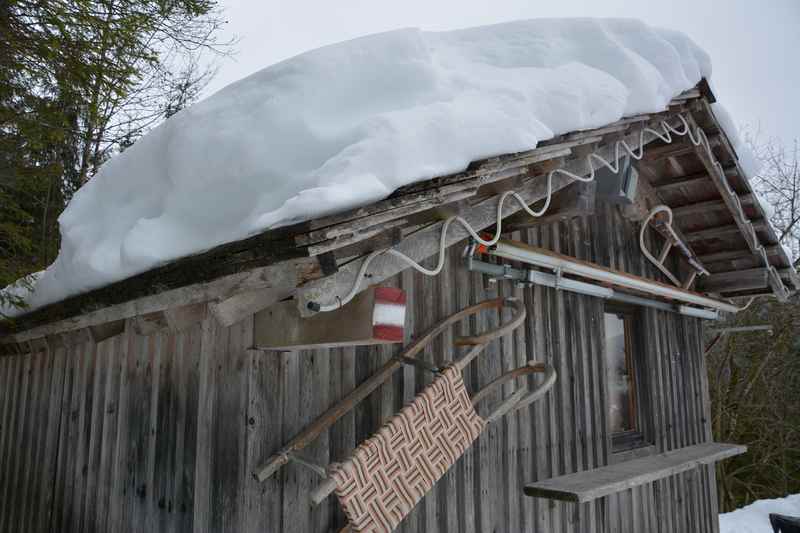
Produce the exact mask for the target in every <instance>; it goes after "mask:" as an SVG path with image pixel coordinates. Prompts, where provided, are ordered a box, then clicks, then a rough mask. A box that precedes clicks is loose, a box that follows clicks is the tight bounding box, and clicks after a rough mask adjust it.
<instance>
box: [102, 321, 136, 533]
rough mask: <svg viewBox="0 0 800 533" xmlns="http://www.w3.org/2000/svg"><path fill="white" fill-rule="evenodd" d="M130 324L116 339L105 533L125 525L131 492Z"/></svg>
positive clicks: (132, 339) (132, 366)
mask: <svg viewBox="0 0 800 533" xmlns="http://www.w3.org/2000/svg"><path fill="white" fill-rule="evenodd" d="M135 338H136V335H135V334H134V331H133V324H132V322H131V321H128V323H127V324H126V327H125V333H124V334H123V336H122V337H121V338H119V344H118V357H119V371H120V378H119V379H120V381H119V392H118V396H117V397H118V400H117V432H116V436H115V450H114V461H113V467H112V468H113V471H112V477H111V493H110V496H109V509H108V530H109V531H121V530H124V529H125V527H126V524H127V523H128V522H127V516H126V514H127V499H128V498H127V494H128V492H129V491H130V487H129V481H128V480H129V477H128V454H129V442H130V439H131V428H130V424H131V412H132V411H133V410H132V406H131V399H130V389H131V382H132V380H133V378H134V371H135V367H136V352H135V347H136V345H135Z"/></svg>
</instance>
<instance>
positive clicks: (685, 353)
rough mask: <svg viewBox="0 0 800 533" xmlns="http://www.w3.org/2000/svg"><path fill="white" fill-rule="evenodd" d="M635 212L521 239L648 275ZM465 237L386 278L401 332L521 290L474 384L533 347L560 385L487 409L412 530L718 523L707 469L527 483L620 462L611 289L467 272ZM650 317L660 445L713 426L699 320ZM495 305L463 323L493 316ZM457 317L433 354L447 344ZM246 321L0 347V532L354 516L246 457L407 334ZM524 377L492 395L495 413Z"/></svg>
mask: <svg viewBox="0 0 800 533" xmlns="http://www.w3.org/2000/svg"><path fill="white" fill-rule="evenodd" d="M637 231H638V229H637V228H636V227H635V226H633V225H631V224H628V223H627V222H625V221H624V220H623V219H622V218H621V217H620V216H619V214H618V212H617V211H616V209H615V208H602V209H601V210H600V211H599V212H598V214H597V215H594V216H589V217H583V218H576V219H573V220H571V221H568V222H559V223H554V224H552V225H547V226H543V227H539V228H534V229H530V230H527V233H526V234H524V235H521V236H520V235H517V236H515V238H520V239H522V240H526V241H528V242H530V243H531V244H536V245H540V246H544V247H547V248H551V249H553V250H556V251H561V252H563V253H567V254H569V255H573V256H576V257H578V258H581V259H588V260H593V261H595V262H598V263H600V264H604V265H608V266H611V267H614V268H619V269H623V270H627V271H629V272H632V273H635V274H647V275H653V269H652V268H651V267H650V265H649V264H647V263H646V260H645V259H644V258H643V257H642V255H641V254H640V252H639V249H638V241H637V239H638V234H637ZM461 251H462V247H461V246H454V247H453V248H452V249H451V250H450V252H449V253H450V258H449V261H448V264H447V267H446V268H445V270H444V271H443V273H442V274H441V275H440V276H438V277H436V278H428V277H424V276H421V275H419V274H417V273H415V272H414V271H411V270H407V271H405V272H403V273H402V274H400V275H399V276H397V277H395V278H393V279H392V280H391V283H390V284H392V285H395V286H399V287H402V288H404V289H405V290H406V291H407V294H408V298H409V303H408V305H409V322H408V323H407V328H406V329H407V332H408V334H409V335H413V334H414V333H419V332H421V331H422V330H424V329H425V328H426V327H428V326H430V325H431V324H433V323H434V322H436V321H437V320H439V319H440V318H442V317H444V316H446V315H448V314H450V313H451V312H453V311H455V310H456V309H459V308H461V307H464V306H466V305H469V304H471V303H475V302H478V301H481V300H483V299H486V298H490V297H494V296H497V295H511V294H514V295H516V296H518V297H520V298H523V299H524V301H525V302H526V305H527V307H528V312H529V318H528V320H527V321H526V324H525V325H524V326H523V327H522V328H519V329H518V330H517V331H516V332H515V333H514V334H512V335H509V336H508V337H506V338H503V339H501V340H500V341H499V342H494V343H493V344H492V345H490V347H489V348H488V349H487V352H486V353H485V355H483V356H482V357H481V358H480V359H479V360H478V362H477V363H474V364H473V365H472V366H471V367H470V368H468V369H467V370H466V372H465V381H466V383H467V386H468V387H469V388H470V389H471V390H475V389H477V388H478V387H480V386H482V385H484V384H485V383H487V382H489V381H490V380H492V379H493V378H495V377H497V376H498V375H499V374H500V373H501V372H503V371H507V370H509V369H511V368H513V367H516V366H520V365H522V364H524V362H525V361H526V360H528V359H538V360H545V361H548V362H551V363H552V364H554V365H555V367H556V368H557V370H558V372H559V380H558V381H557V383H556V386H555V387H554V389H553V390H552V391H551V393H549V394H548V395H547V396H546V397H545V398H544V399H543V400H541V401H539V402H538V403H536V404H534V406H532V407H530V408H527V409H525V410H524V411H521V412H518V413H514V414H512V415H510V416H507V417H505V418H504V419H503V420H502V421H501V422H499V423H496V424H494V425H492V426H490V427H489V428H488V429H487V430H486V431H485V432H484V434H483V435H482V436H481V437H480V439H479V440H478V441H477V442H476V444H475V445H474V446H473V447H472V448H471V449H470V450H469V451H468V452H467V453H466V454H465V455H464V456H463V457H462V458H461V460H460V461H459V462H458V463H457V464H456V465H455V467H454V468H452V469H451V470H450V471H449V472H448V473H447V474H446V476H445V477H444V478H443V479H442V480H441V481H440V482H439V483H438V484H437V485H436V487H435V488H434V490H433V491H432V492H431V493H430V494H429V495H428V496H427V497H426V498H425V499H424V500H423V501H422V502H421V503H420V504H419V505H418V506H417V507H416V508H415V510H414V512H413V513H412V514H411V516H409V517H408V518H407V519H406V520H405V521H404V523H403V525H402V527H401V530H402V531H407V532H416V531H419V532H422V531H425V532H433V531H448V532H456V531H457V532H467V533H470V532H498V533H502V532H517V531H526V532H550V531H556V532H572V531H575V532H583V531H609V532H616V531H620V532H640V531H660V532H661V531H663V532H684V531H687V532H688V531H703V532H706V531H707V532H715V531H717V503H716V492H715V485H714V474H713V469H712V468H710V467H709V468H704V469H701V470H695V471H690V472H688V473H684V474H680V475H677V476H673V477H671V478H668V479H665V480H662V481H658V482H655V483H651V484H649V485H645V486H643V487H640V488H635V489H632V490H628V491H626V492H624V493H621V494H618V495H614V496H609V497H605V498H602V499H601V500H598V501H595V502H593V503H588V504H582V505H576V504H571V503H562V502H552V501H549V500H544V499H537V498H530V497H526V496H524V495H523V493H522V486H523V485H524V484H525V483H526V482H530V481H533V480H537V479H542V478H547V477H552V476H556V475H561V474H565V473H571V472H575V471H580V470H584V469H589V468H594V467H596V466H601V465H605V464H608V463H609V461H612V460H613V459H612V457H611V453H610V435H609V434H608V432H607V430H606V419H605V412H606V398H605V394H604V391H605V386H606V378H605V367H604V363H603V357H602V349H603V331H602V323H603V315H602V312H603V307H602V305H603V304H602V302H601V301H599V300H597V299H594V298H591V297H588V296H580V295H576V294H573V293H569V292H561V291H556V290H553V289H548V288H542V287H535V288H532V289H520V288H513V287H511V286H510V285H509V284H507V283H500V284H497V285H491V284H487V282H486V281H485V280H484V279H483V278H482V277H481V276H480V275H477V274H471V273H469V272H466V271H465V269H464V268H463V266H462V264H461V263H460V261H459V254H460V253H461ZM642 316H643V320H642V324H641V327H642V328H643V332H644V335H643V337H644V339H645V344H646V348H645V350H644V353H643V357H644V361H645V363H646V366H645V368H646V372H647V375H648V378H647V379H648V381H649V382H650V387H649V394H650V395H651V396H650V399H651V404H652V409H651V411H652V412H651V416H652V421H653V428H654V431H653V433H654V440H655V447H656V449H657V450H659V451H665V450H671V449H675V448H679V447H682V446H687V445H691V444H696V443H699V442H705V441H709V440H711V435H710V426H709V422H708V390H707V388H708V386H707V381H706V377H705V376H706V372H705V366H704V361H703V356H702V348H701V345H702V329H701V323H700V321H699V320H697V319H691V318H687V317H681V316H680V315H676V314H671V313H665V312H662V311H655V310H652V309H647V310H645V311H644V313H643V315H642ZM499 319H500V317H499V316H497V315H492V316H484V317H480V318H478V319H477V320H474V321H473V322H472V323H464V324H461V325H459V326H458V327H457V328H456V330H455V331H454V332H453V333H452V334H459V333H467V332H468V331H470V330H473V331H474V329H475V328H480V327H481V326H486V325H489V324H492V323H496V322H497V321H498V320H499ZM452 334H446V335H445V336H443V337H442V338H441V340H439V341H437V342H436V343H434V344H433V345H432V346H431V347H430V348H429V349H428V350H426V352H425V354H424V358H425V359H426V360H428V361H432V362H435V363H437V364H441V363H443V362H445V361H447V360H450V359H452V357H453V349H452V348H451V343H450V340H451V338H452ZM252 337H253V321H252V318H251V319H247V320H244V321H242V322H240V323H238V324H236V325H234V326H232V327H229V328H224V329H223V328H220V327H218V326H216V325H215V322H213V320H212V319H206V320H204V321H203V322H202V323H198V324H197V325H196V326H195V327H193V328H191V329H189V330H186V331H184V332H181V333H169V332H163V333H158V334H155V335H151V336H147V337H144V336H139V335H137V334H136V333H135V332H134V328H133V327H130V325H129V326H128V327H126V330H125V332H124V333H123V334H121V335H117V336H115V337H112V338H110V339H107V340H105V341H103V342H101V343H99V344H94V343H92V342H91V341H88V340H74V341H72V344H71V345H63V346H56V345H55V344H53V343H51V344H50V347H49V348H48V347H45V346H41V347H40V349H39V350H38V351H36V352H35V353H33V354H27V355H17V356H7V357H3V358H0V532H14V533H16V532H28V531H30V532H38V531H42V532H45V531H87V532H105V531H113V532H114V533H122V532H125V531H169V532H173V531H174V532H178V531H243V532H251V531H252V532H255V531H266V532H276V533H282V532H294V531H300V532H304V531H311V532H326V531H331V530H334V531H335V530H337V528H338V527H339V526H341V525H342V524H343V516H342V514H341V511H340V510H339V508H338V504H337V503H336V501H335V497H331V498H329V499H328V501H327V502H326V503H325V504H323V505H322V506H320V507H317V508H313V509H312V508H311V507H310V503H309V493H310V490H311V489H312V488H313V487H314V486H315V484H316V482H317V479H316V477H315V474H313V473H311V472H310V471H308V470H306V469H304V468H303V467H301V466H296V465H291V464H290V465H288V466H286V467H284V468H283V469H282V470H281V471H280V472H279V473H278V474H277V475H276V476H275V477H274V478H272V479H269V480H268V481H267V482H266V483H264V484H259V483H258V482H256V481H255V480H254V479H253V477H252V476H251V472H252V471H253V470H254V469H255V468H256V467H257V466H258V465H259V464H260V463H262V462H263V460H264V459H266V458H267V457H268V456H269V455H270V454H271V453H272V452H274V451H275V450H277V448H278V447H279V446H280V445H281V444H282V443H283V442H285V441H287V440H288V439H289V438H290V437H292V436H293V435H294V434H295V433H296V432H298V431H299V430H300V429H301V428H303V427H304V426H305V425H306V424H308V423H309V422H311V421H312V420H313V419H314V417H315V416H316V415H317V414H319V413H321V412H322V411H323V410H324V409H326V408H327V407H328V406H330V405H331V404H332V403H333V402H335V401H336V400H338V399H339V398H340V397H341V396H342V395H344V394H345V393H347V392H348V391H350V390H351V389H353V388H354V387H355V386H356V385H357V384H358V383H359V382H361V381H363V380H364V379H366V378H367V377H368V376H369V375H370V374H371V373H372V372H373V371H375V370H376V369H377V368H378V367H379V365H380V364H382V363H383V362H384V361H385V360H386V359H387V358H389V357H391V356H392V355H393V354H395V353H396V352H397V351H398V350H399V346H378V347H357V348H339V349H329V350H317V351H301V352H286V353H274V352H266V353H256V352H252V351H248V350H247V347H248V346H249V344H250V343H251V342H252ZM429 381H430V377H429V376H428V375H426V374H425V372H424V371H421V370H419V369H416V368H411V367H405V368H403V369H401V370H399V371H398V372H397V373H396V374H395V375H394V377H393V379H392V380H391V381H389V382H388V383H387V384H385V385H384V386H382V387H381V388H380V389H378V390H377V391H375V392H374V393H373V394H372V395H371V396H370V397H369V398H368V399H367V400H366V401H365V402H363V403H362V404H360V406H359V407H358V408H356V409H355V410H354V411H353V412H351V413H349V414H348V415H346V416H345V417H344V418H343V419H341V420H340V421H339V422H338V423H337V424H336V425H335V426H334V427H333V428H332V430H331V431H330V432H329V433H327V434H324V435H323V436H322V437H321V438H320V439H319V440H318V441H317V442H316V443H315V444H314V445H313V446H312V447H311V448H309V449H307V450H306V452H305V454H306V456H307V457H309V458H312V459H315V460H317V461H318V462H322V463H328V462H329V461H334V460H339V459H342V458H344V457H346V456H347V455H348V453H349V452H350V451H351V450H352V448H353V447H354V445H356V444H357V443H359V442H361V441H362V440H363V439H365V438H366V437H368V436H369V435H370V434H371V432H372V431H374V430H375V429H376V428H377V427H378V426H379V425H380V424H381V422H382V421H384V420H385V419H386V418H387V417H389V416H390V415H392V414H393V413H395V412H397V411H398V410H399V408H400V407H401V406H402V405H403V404H404V402H406V401H408V400H409V399H410V398H412V397H413V395H414V394H415V393H416V392H418V391H419V390H420V388H421V387H422V386H424V385H425V384H426V383H428V382H429ZM512 389H513V385H508V386H506V389H505V390H504V391H502V393H498V394H496V395H495V397H494V398H490V400H489V401H488V402H485V404H484V405H481V407H480V412H484V413H485V412H487V410H488V409H491V408H492V406H493V405H494V404H495V403H496V402H498V401H499V400H500V396H501V395H502V396H507V395H508V394H510V391H511V390H512Z"/></svg>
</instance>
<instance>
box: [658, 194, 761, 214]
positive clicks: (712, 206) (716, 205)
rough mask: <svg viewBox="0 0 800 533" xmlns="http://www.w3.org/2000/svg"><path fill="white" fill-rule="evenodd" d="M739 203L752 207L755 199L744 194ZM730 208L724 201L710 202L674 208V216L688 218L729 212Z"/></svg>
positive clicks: (750, 195)
mask: <svg viewBox="0 0 800 533" xmlns="http://www.w3.org/2000/svg"><path fill="white" fill-rule="evenodd" d="M739 201H740V202H741V203H742V205H752V204H753V202H754V201H755V199H754V198H753V195H752V194H743V195H741V196H739ZM727 210H728V206H727V205H726V204H725V202H723V201H722V200H709V201H707V202H698V203H696V204H689V205H683V206H681V207H673V208H672V214H673V215H675V216H676V217H688V216H693V215H701V214H703V213H708V212H710V211H727Z"/></svg>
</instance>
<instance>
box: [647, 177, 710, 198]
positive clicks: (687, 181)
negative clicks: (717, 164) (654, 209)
mask: <svg viewBox="0 0 800 533" xmlns="http://www.w3.org/2000/svg"><path fill="white" fill-rule="evenodd" d="M704 183H708V184H710V181H709V176H708V173H707V172H698V173H696V174H689V175H687V176H682V177H680V178H671V179H669V180H664V181H661V182H658V183H654V184H653V187H654V188H655V189H656V190H657V191H658V192H659V193H660V194H663V193H665V192H672V191H678V190H686V191H690V190H691V189H692V187H694V186H696V185H701V184H704Z"/></svg>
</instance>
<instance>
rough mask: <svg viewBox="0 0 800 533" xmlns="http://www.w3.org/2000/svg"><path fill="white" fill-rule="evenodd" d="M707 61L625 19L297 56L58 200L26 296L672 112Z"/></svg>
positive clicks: (668, 36)
mask: <svg viewBox="0 0 800 533" xmlns="http://www.w3.org/2000/svg"><path fill="white" fill-rule="evenodd" d="M710 74H711V64H710V60H709V57H708V55H707V54H706V53H705V52H704V51H703V50H701V49H700V48H699V47H698V46H697V45H695V44H694V43H693V42H692V41H691V40H690V39H689V38H688V37H687V36H685V35H684V34H682V33H679V32H675V31H668V30H663V29H657V28H652V27H649V26H647V25H645V24H644V23H642V22H639V21H636V20H622V19H614V20H591V19H567V20H547V19H541V20H528V21H519V22H511V23H505V24H499V25H493V26H486V27H477V28H471V29H465V30H458V31H449V32H425V31H420V30H417V29H402V30H397V31H391V32H387V33H381V34H377V35H371V36H367V37H363V38H359V39H354V40H352V41H347V42H343V43H339V44H335V45H331V46H326V47H324V48H320V49H317V50H313V51H310V52H307V53H304V54H301V55H299V56H297V57H294V58H292V59H288V60H286V61H283V62H281V63H278V64H275V65H273V66H270V67H267V68H265V69H263V70H261V71H259V72H256V73H255V74H253V75H251V76H249V77H247V78H245V79H243V80H241V81H239V82H237V83H234V84H232V85H230V86H228V87H226V88H224V89H222V90H221V91H219V92H218V93H216V94H214V95H213V96H211V97H209V98H207V99H206V100H204V101H201V102H199V103H197V104H195V105H193V106H191V107H190V108H188V109H186V110H184V111H182V112H180V113H178V114H177V115H175V116H173V117H172V118H170V119H169V120H167V121H166V122H164V123H163V124H161V125H160V126H159V127H157V128H155V129H154V130H152V131H151V132H150V133H148V134H147V135H146V136H144V137H143V138H142V139H141V140H139V141H138V142H137V143H136V144H135V145H133V146H132V147H131V148H129V149H128V150H126V151H125V152H124V153H122V154H119V155H117V156H115V157H114V158H112V159H111V160H110V161H108V162H107V163H106V164H105V165H104V166H103V167H102V168H101V170H100V172H99V173H98V174H97V175H96V176H95V177H94V178H93V179H92V180H91V181H90V182H89V183H87V184H86V185H85V186H84V187H83V188H81V189H80V190H79V191H78V192H77V194H76V195H75V197H74V198H73V200H72V202H71V203H70V204H69V206H68V207H67V209H66V210H65V211H64V213H63V214H62V215H61V217H60V219H59V222H60V225H61V234H62V247H61V252H60V254H59V256H58V258H57V259H56V261H55V262H54V263H53V264H52V265H51V266H50V267H49V268H48V269H47V270H46V271H45V273H44V274H43V275H42V276H41V278H40V279H39V281H38V283H37V286H36V290H35V292H34V294H33V295H31V296H30V298H29V302H30V305H31V307H38V306H41V305H44V304H46V303H49V302H54V301H57V300H60V299H63V298H64V297H66V296H69V295H73V294H76V293H80V292H84V291H87V290H89V289H92V288H96V287H100V286H103V285H106V284H108V283H110V282H113V281H117V280H120V279H123V278H126V277H128V276H131V275H133V274H137V273H139V272H142V271H145V270H148V269H150V268H152V267H154V266H156V265H158V264H162V263H164V262H167V261H169V260H172V259H176V258H178V257H181V256H185V255H188V254H192V253H195V252H199V251H202V250H205V249H208V248H210V247H213V246H215V245H218V244H221V243H224V242H229V241H234V240H238V239H241V238H243V237H246V236H248V235H251V234H253V233H255V232H258V231H261V230H264V229H267V228H271V227H276V226H280V225H285V224H289V223H292V222H297V221H302V220H306V219H309V218H313V217H317V216H320V215H325V214H328V213H332V212H335V211H340V210H343V209H347V208H351V207H354V206H357V205H363V204H367V203H370V202H373V201H376V200H379V199H381V198H383V197H385V196H387V195H388V194H390V193H391V192H392V191H393V190H395V189H396V188H398V187H400V186H402V185H405V184H408V183H412V182H414V181H418V180H422V179H426V178H430V177H432V176H436V175H441V174H446V173H450V172H456V171H459V170H461V169H463V168H464V167H465V166H466V165H467V164H468V163H469V162H470V161H473V160H475V159H479V158H484V157H488V156H492V155H497V154H501V153H506V152H514V151H520V150H527V149H531V148H533V147H535V146H536V144H537V143H538V142H539V141H541V140H545V139H549V138H551V137H553V136H555V135H558V134H561V133H566V132H570V131H574V130H580V129H587V128H592V127H598V126H603V125H606V124H608V123H610V122H614V121H616V120H618V119H620V118H621V117H623V116H625V115H633V114H637V113H648V112H656V111H661V110H663V109H664V108H665V106H666V105H667V103H668V102H669V101H670V99H671V98H672V97H674V96H675V95H677V94H679V93H680V92H682V91H684V90H686V89H689V88H691V87H693V86H694V85H695V84H696V83H697V82H698V81H700V79H701V78H702V77H706V78H708V77H710Z"/></svg>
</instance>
